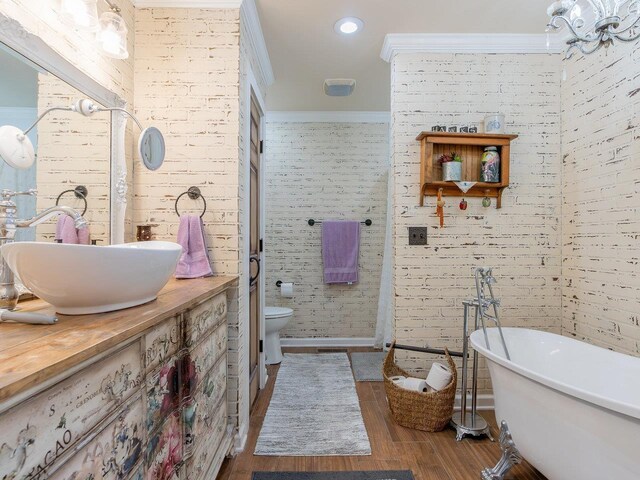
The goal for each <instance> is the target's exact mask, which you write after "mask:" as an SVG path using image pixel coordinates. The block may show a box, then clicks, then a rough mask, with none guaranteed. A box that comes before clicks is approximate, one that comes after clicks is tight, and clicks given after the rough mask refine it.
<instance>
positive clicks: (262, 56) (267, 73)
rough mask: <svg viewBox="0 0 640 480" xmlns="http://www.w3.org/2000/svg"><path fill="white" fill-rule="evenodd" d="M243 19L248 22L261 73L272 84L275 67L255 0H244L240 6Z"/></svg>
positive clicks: (250, 37)
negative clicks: (270, 56)
mask: <svg viewBox="0 0 640 480" xmlns="http://www.w3.org/2000/svg"><path fill="white" fill-rule="evenodd" d="M240 17H241V21H243V22H244V23H245V24H246V28H247V32H248V34H249V42H250V43H251V46H252V48H253V51H254V52H255V54H256V57H257V59H258V68H259V70H260V72H259V74H260V76H261V77H262V80H263V81H264V83H265V84H266V86H267V87H268V86H270V85H272V84H273V82H274V81H275V77H274V75H273V68H272V67H271V59H270V58H269V51H268V50H267V42H265V40H264V34H263V33H262V25H261V24H260V17H259V16H258V9H257V8H256V2H255V0H244V1H243V2H242V7H241V8H240Z"/></svg>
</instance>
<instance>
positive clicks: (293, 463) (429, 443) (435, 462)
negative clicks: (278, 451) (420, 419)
mask: <svg viewBox="0 0 640 480" xmlns="http://www.w3.org/2000/svg"><path fill="white" fill-rule="evenodd" d="M362 350H367V349H349V351H350V352H352V351H362ZM288 351H290V352H297V353H299V352H305V353H307V352H314V350H313V349H295V350H294V349H290V350H288ZM278 368H279V367H278V366H272V367H269V382H268V384H267V387H266V388H265V389H264V390H263V391H262V392H261V393H260V395H259V397H258V399H257V401H256V404H255V405H254V408H253V411H252V413H251V423H250V429H249V438H248V440H247V445H246V448H245V450H244V452H242V453H241V454H239V455H238V456H236V457H234V458H232V459H228V460H227V461H226V462H225V463H224V465H223V466H222V470H221V471H220V474H219V475H218V480H250V479H251V473H252V472H254V471H276V472H277V471H300V472H305V471H308V472H311V471H341V470H411V471H413V475H414V476H415V478H416V480H467V479H469V480H478V479H479V478H480V471H481V470H482V469H483V468H485V467H490V466H493V465H495V463H496V461H497V460H498V458H499V457H500V447H499V446H498V444H497V443H492V442H491V441H489V440H488V439H481V440H477V439H472V438H466V439H465V440H463V441H462V442H456V439H455V432H454V431H453V430H451V429H447V430H445V431H443V432H438V433H427V432H421V431H418V430H411V429H408V428H404V427H400V426H398V425H396V424H395V423H394V422H393V420H392V419H391V416H390V414H389V410H388V408H387V401H386V397H385V393H384V385H383V383H382V382H356V387H357V390H358V396H359V398H360V406H361V409H362V415H363V417H364V421H365V425H366V427H367V432H368V434H369V440H370V442H371V449H372V453H373V454H372V455H371V456H365V457H264V456H256V455H253V451H254V448H255V445H256V441H257V439H258V435H259V433H260V428H261V426H262V421H263V420H264V416H265V415H266V413H267V408H268V406H269V401H270V400H271V394H272V393H273V387H274V384H275V379H276V376H277V372H278ZM481 413H482V415H483V416H484V417H485V418H486V419H487V420H488V421H489V422H490V423H491V425H492V432H493V435H494V436H495V437H496V438H497V437H498V429H497V427H496V422H495V417H494V416H493V414H492V412H481ZM507 478H508V479H509V480H544V479H545V477H544V476H543V475H542V474H540V473H539V472H538V471H537V470H535V469H534V468H533V467H532V466H531V465H529V464H527V463H523V464H521V465H518V466H516V467H515V468H514V469H513V470H511V472H510V474H509V475H508V476H507Z"/></svg>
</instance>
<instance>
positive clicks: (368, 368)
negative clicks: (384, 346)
mask: <svg viewBox="0 0 640 480" xmlns="http://www.w3.org/2000/svg"><path fill="white" fill-rule="evenodd" d="M386 356H387V354H386V353H385V352H355V353H352V354H351V366H352V367H353V376H354V377H356V382H382V381H383V380H384V379H383V378H382V364H383V363H384V359H385V357H386Z"/></svg>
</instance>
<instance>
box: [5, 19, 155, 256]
mask: <svg viewBox="0 0 640 480" xmlns="http://www.w3.org/2000/svg"><path fill="white" fill-rule="evenodd" d="M0 26H2V28H0V127H2V126H12V127H17V129H21V130H22V131H24V130H26V129H28V128H29V127H30V126H31V125H32V124H33V123H34V122H35V121H36V119H37V118H38V117H39V116H40V115H41V114H42V113H44V111H45V110H46V109H48V108H51V107H70V106H71V105H73V104H74V103H75V102H76V101H78V100H79V99H81V98H90V99H91V100H92V101H93V102H95V104H96V105H97V106H99V107H101V108H124V107H126V104H125V102H124V101H123V100H122V99H121V98H120V97H119V96H118V95H116V94H115V93H114V92H111V91H110V90H108V89H107V88H105V87H104V86H102V85H100V84H99V83H98V82H96V81H95V80H94V79H93V78H91V77H90V76H88V75H87V74H85V73H83V72H82V71H80V70H79V69H78V68H76V67H75V66H74V65H72V64H71V63H69V62H68V61H66V60H65V59H64V58H63V57H61V56H60V55H59V54H58V53H57V52H55V51H54V50H53V49H51V48H50V47H49V46H48V45H47V44H45V43H44V42H43V41H42V40H41V39H40V38H39V37H37V36H35V35H33V34H31V33H29V32H28V31H26V30H25V29H23V28H22V26H21V25H20V24H19V23H17V22H15V20H13V19H9V18H8V17H6V16H4V15H3V14H1V13H0ZM126 121H127V117H126V116H125V115H124V114H123V113H122V112H120V111H113V112H103V113H101V114H99V115H98V114H96V115H94V116H92V117H91V119H87V118H86V117H83V116H82V115H80V114H78V113H76V112H71V111H53V112H51V113H49V114H47V115H46V116H45V117H44V118H43V119H42V120H41V121H40V122H38V124H37V125H36V126H35V127H34V128H33V130H31V131H30V132H28V135H27V136H28V139H29V140H30V143H32V144H33V147H34V148H33V150H34V156H35V161H34V162H33V164H32V165H31V166H29V168H26V169H19V168H13V167H12V166H11V165H9V164H8V163H6V162H0V188H2V189H8V190H14V191H27V190H29V189H36V190H37V191H38V194H37V196H36V197H32V196H18V197H15V201H16V203H17V205H18V217H19V218H30V217H32V216H33V215H34V214H35V213H36V212H40V211H42V210H44V209H46V208H49V207H51V206H54V205H56V203H57V204H58V205H65V206H69V207H72V208H74V209H76V210H78V211H79V212H83V211H84V210H85V209H86V212H85V214H84V216H85V218H86V220H87V221H88V223H89V226H90V231H91V238H92V240H96V241H97V244H98V245H107V244H110V243H122V242H123V241H125V240H129V239H130V238H129V237H130V235H126V232H125V218H126V217H127V215H126V208H127V201H126V200H127V190H128V188H127V185H128V181H127V174H128V173H129V174H130V171H131V164H132V158H133V155H134V153H133V151H134V148H133V141H131V136H130V135H125V132H126V131H127V130H126V128H127V123H126ZM14 133H15V130H12V129H7V128H5V129H4V131H3V132H2V134H3V135H7V134H9V135H13V134H14ZM125 138H127V141H128V142H129V144H127V145H126V144H125ZM5 145H7V144H5ZM6 148H7V147H6V146H5V149H6ZM9 148H11V145H9ZM154 151H155V150H154ZM1 153H2V152H0V154H1ZM7 156H9V155H7ZM28 156H29V152H26V154H25V156H24V159H22V160H20V156H17V157H15V156H14V158H18V159H19V160H20V161H19V162H18V163H19V164H16V165H14V167H20V166H23V167H24V166H27V163H29V158H28ZM151 157H152V158H151V159H153V156H152V155H151ZM79 192H80V193H79ZM83 192H86V195H83ZM55 237H56V221H55V219H54V220H51V221H49V222H45V223H44V224H41V225H39V226H38V227H36V228H31V229H24V230H20V231H19V232H18V233H17V235H16V240H17V241H25V240H37V241H45V242H53V241H54V238H55Z"/></svg>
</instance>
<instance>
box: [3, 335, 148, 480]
mask: <svg viewBox="0 0 640 480" xmlns="http://www.w3.org/2000/svg"><path fill="white" fill-rule="evenodd" d="M141 379H142V372H141V370H140V347H139V344H137V343H136V344H133V345H131V346H129V347H126V348H124V349H123V350H121V351H119V352H117V353H115V354H114V355H112V356H110V357H108V358H107V359H105V360H102V361H101V362H99V363H98V364H96V366H95V367H94V368H92V369H91V370H90V371H83V372H81V373H80V374H78V375H74V376H73V377H71V378H69V379H67V380H65V381H63V382H61V383H59V384H57V385H56V386H54V387H52V388H51V389H50V390H47V391H45V392H43V393H41V394H40V395H38V396H36V397H34V398H33V399H31V400H29V401H27V402H25V403H22V404H19V405H17V406H15V407H13V408H12V409H11V410H9V411H8V412H6V413H5V414H4V415H2V416H1V417H0V432H2V436H1V440H0V479H13V478H24V479H36V478H44V477H46V476H47V472H48V469H49V467H50V466H51V465H52V464H53V463H54V462H58V461H60V460H63V459H62V457H64V456H66V454H67V452H69V454H70V453H71V452H70V447H71V446H72V445H73V444H74V443H75V442H76V441H77V440H78V439H79V438H81V437H82V436H84V435H85V434H86V433H87V432H89V431H90V430H91V429H92V428H93V427H95V426H96V424H97V422H98V421H99V420H100V419H101V418H104V414H105V413H106V412H109V411H111V410H114V409H115V408H116V407H117V406H118V405H120V404H122V403H123V402H124V401H125V400H126V399H127V398H128V397H130V396H131V395H132V393H133V392H134V391H135V390H136V389H138V387H139V386H140V383H141V381H142V380H141ZM17 420H19V421H17ZM52 425H55V428H52Z"/></svg>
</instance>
